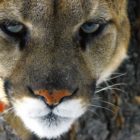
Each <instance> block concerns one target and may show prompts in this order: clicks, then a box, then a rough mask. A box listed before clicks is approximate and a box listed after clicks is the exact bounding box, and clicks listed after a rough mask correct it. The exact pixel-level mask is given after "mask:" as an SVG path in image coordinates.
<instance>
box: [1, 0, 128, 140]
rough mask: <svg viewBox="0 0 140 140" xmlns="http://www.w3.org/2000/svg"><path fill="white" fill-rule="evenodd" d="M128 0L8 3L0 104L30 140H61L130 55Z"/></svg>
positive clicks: (3, 8) (3, 0) (4, 1)
mask: <svg viewBox="0 0 140 140" xmlns="http://www.w3.org/2000/svg"><path fill="white" fill-rule="evenodd" d="M127 17H128V16H127V1H126V0H0V79H1V80H0V101H1V112H3V111H6V110H8V109H11V111H10V112H9V113H8V114H5V115H4V118H5V120H6V121H7V122H8V123H9V124H10V125H11V126H12V128H14V129H15V130H16V132H17V134H18V135H19V136H20V137H21V139H23V140H30V139H31V136H32V135H35V136H36V137H38V139H41V138H48V139H52V138H58V137H59V136H61V135H63V134H64V133H66V132H68V130H69V129H70V128H71V126H72V124H73V123H74V122H75V121H76V120H77V119H78V118H79V117H81V116H82V115H83V114H84V113H85V112H86V111H87V110H88V107H89V105H90V103H91V99H92V97H93V95H94V93H95V89H96V87H97V85H99V84H100V83H102V82H103V81H105V80H106V79H107V78H108V77H109V76H110V75H111V74H112V73H113V72H114V71H115V70H116V69H117V68H118V66H119V65H120V64H121V62H122V61H123V60H124V58H126V56H127V48H128V44H129V36H130V27H129V21H128V18H127Z"/></svg>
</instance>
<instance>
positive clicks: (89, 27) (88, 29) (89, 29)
mask: <svg viewBox="0 0 140 140" xmlns="http://www.w3.org/2000/svg"><path fill="white" fill-rule="evenodd" d="M99 27H100V25H99V24H98V23H93V22H87V23H85V24H83V25H82V26H81V29H82V31H83V32H85V33H87V34H91V33H94V32H96V31H97V30H98V29H99Z"/></svg>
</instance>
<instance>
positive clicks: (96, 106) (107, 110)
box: [89, 105, 115, 114]
mask: <svg viewBox="0 0 140 140" xmlns="http://www.w3.org/2000/svg"><path fill="white" fill-rule="evenodd" d="M89 106H90V107H97V108H101V109H105V110H107V111H110V112H112V113H113V114H115V112H114V111H112V110H111V109H109V108H106V107H103V106H99V105H89Z"/></svg>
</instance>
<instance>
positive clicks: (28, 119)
mask: <svg viewBox="0 0 140 140" xmlns="http://www.w3.org/2000/svg"><path fill="white" fill-rule="evenodd" d="M14 106H15V112H16V115H17V116H19V117H20V118H21V120H22V121H23V122H24V124H25V126H26V128H27V129H29V130H30V131H31V132H33V133H35V134H36V135H37V136H39V137H40V138H49V139H50V138H57V137H59V136H60V135H62V134H63V133H65V132H67V131H68V130H69V129H70V127H71V125H72V123H73V122H74V121H75V120H76V119H77V118H78V117H80V116H81V115H82V114H83V113H84V112H85V110H86V109H85V108H83V107H82V104H81V100H80V99H74V100H70V101H66V102H62V103H61V104H60V105H59V106H57V107H56V108H55V109H54V110H53V111H52V112H53V113H54V114H55V115H56V116H57V117H56V118H55V119H54V118H52V119H50V120H49V119H47V118H46V119H44V120H42V119H41V117H43V116H47V115H48V114H49V113H50V112H51V110H50V109H49V108H48V107H47V106H46V105H45V103H44V102H43V101H41V100H38V99H32V98H23V99H22V100H20V101H19V100H18V101H16V102H15V104H14Z"/></svg>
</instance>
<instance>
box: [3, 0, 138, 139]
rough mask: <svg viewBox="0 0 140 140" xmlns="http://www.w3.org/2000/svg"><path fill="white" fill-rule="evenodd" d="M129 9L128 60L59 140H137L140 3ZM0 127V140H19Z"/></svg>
mask: <svg viewBox="0 0 140 140" xmlns="http://www.w3.org/2000/svg"><path fill="white" fill-rule="evenodd" d="M128 7H129V8H128V13H129V17H130V21H131V26H132V38H131V42H130V48H129V52H128V58H127V59H126V60H125V62H124V63H123V64H122V66H121V67H120V69H119V70H118V71H117V72H115V73H114V74H113V75H112V78H110V79H111V80H109V81H107V82H106V83H104V84H102V85H101V87H107V86H108V89H107V90H106V91H102V92H99V93H97V94H96V95H95V97H94V98H95V99H93V100H94V102H93V104H94V105H95V106H96V107H93V108H90V109H89V111H88V112H87V113H86V114H85V115H84V116H82V117H81V118H80V119H79V121H78V122H77V123H76V124H75V125H74V126H73V128H72V130H71V131H70V132H69V133H68V134H66V136H64V137H63V138H60V139H61V140H140V111H139V109H140V0H129V6H128ZM136 19H137V20H136ZM138 19H139V20H138ZM101 87H99V88H101ZM97 106H100V107H97ZM0 124H1V127H0V140H18V138H17V137H16V136H15V135H14V134H13V133H12V132H11V129H10V128H9V126H7V125H6V124H5V123H4V122H3V121H0Z"/></svg>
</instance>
